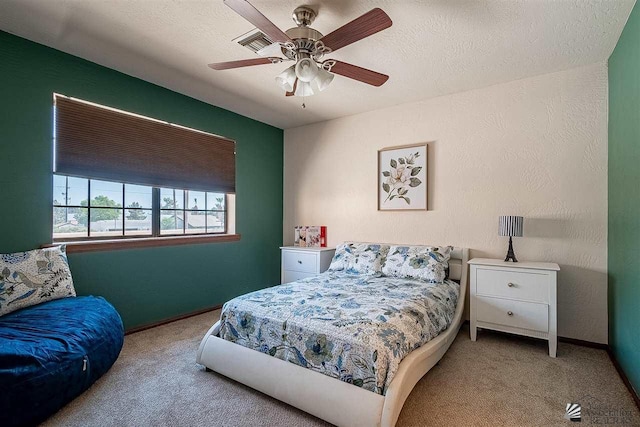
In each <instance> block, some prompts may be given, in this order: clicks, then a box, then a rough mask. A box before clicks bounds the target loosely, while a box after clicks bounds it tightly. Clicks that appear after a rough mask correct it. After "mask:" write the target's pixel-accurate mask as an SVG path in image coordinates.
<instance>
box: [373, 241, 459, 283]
mask: <svg viewBox="0 0 640 427" xmlns="http://www.w3.org/2000/svg"><path fill="white" fill-rule="evenodd" d="M451 249H452V248H451V246H444V247H442V246H391V248H389V253H388V255H387V259H386V261H385V263H384V264H383V265H382V274H384V275H385V276H393V277H403V278H404V277H406V278H410V279H420V280H425V281H427V282H431V283H442V282H443V281H444V279H445V278H446V277H447V269H448V268H449V258H450V257H451Z"/></svg>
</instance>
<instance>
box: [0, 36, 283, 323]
mask: <svg viewBox="0 0 640 427" xmlns="http://www.w3.org/2000/svg"><path fill="white" fill-rule="evenodd" d="M0 58H1V61H0V101H1V102H0V253H8V252H15V251H23V250H29V249H33V248H37V247H39V246H40V245H42V244H43V243H48V242H51V230H52V224H51V222H52V219H51V218H52V207H51V205H52V179H53V178H52V172H51V171H52V162H53V155H52V134H53V123H52V108H53V107H52V101H53V93H54V92H58V93H61V94H64V95H68V96H73V97H77V98H81V99H85V100H88V101H92V102H96V103H99V104H103V105H107V106H110V107H114V108H119V109H122V110H126V111H130V112H135V113H139V114H143V115H146V116H150V117H153V118H157V119H161V120H166V121H169V122H173V123H177V124H181V125H184V126H189V127H192V128H196V129H200V130H203V131H207V132H212V133H215V134H218V135H223V136H226V137H229V138H232V139H234V140H236V142H237V156H236V176H237V178H236V230H237V232H238V233H240V234H241V235H242V238H241V240H240V241H239V242H231V243H210V244H197V245H189V246H166V247H158V248H146V249H137V250H119V251H110V252H93V253H82V254H71V255H70V256H69V264H70V265H71V271H72V274H73V278H74V282H75V286H76V291H77V292H78V294H79V295H89V294H92V295H101V296H104V297H105V298H106V299H107V300H109V301H110V302H111V303H112V304H113V305H114V306H115V307H116V309H117V310H118V311H119V312H120V315H121V316H122V319H123V320H124V324H125V327H126V328H132V327H135V326H139V325H143V324H147V323H151V322H155V321H159V320H162V319H166V318H169V317H173V316H177V315H180V314H184V313H189V312H192V311H195V310H199V309H202V308H206V307H210V306H213V305H216V304H221V303H224V302H225V301H227V300H228V299H230V298H232V297H234V296H237V295H240V294H243V293H246V292H249V291H252V290H256V289H260V288H264V287H267V286H272V285H275V284H277V283H279V277H280V254H279V249H278V247H279V246H280V245H281V244H282V200H283V198H282V171H283V168H282V166H283V165H282V162H283V131H282V130H281V129H278V128H275V127H273V126H269V125H266V124H264V123H260V122H258V121H255V120H252V119H249V118H247V117H243V116H241V115H238V114H235V113H232V112H230V111H227V110H224V109H221V108H218V107H214V106H211V105H209V104H206V103H204V102H200V101H197V100H195V99H193V98H189V97H187V96H184V95H180V94H178V93H176V92H172V91H170V90H168V89H165V88H162V87H159V86H156V85H154V84H151V83H148V82H145V81H143V80H140V79H137V78H134V77H131V76H128V75H125V74H123V73H120V72H117V71H114V70H111V69H109V68H105V67H102V66H99V65H97V64H95V63H92V62H89V61H86V60H83V59H80V58H78V57H74V56H72V55H68V54H65V53H63V52H60V51H57V50H54V49H51V48H48V47H45V46H42V45H39V44H36V43H33V42H30V41H28V40H25V39H22V38H20V37H16V36H14V35H11V34H8V33H6V32H0ZM203 66H205V64H203Z"/></svg>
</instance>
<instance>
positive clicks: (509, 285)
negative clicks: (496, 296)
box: [507, 282, 515, 288]
mask: <svg viewBox="0 0 640 427" xmlns="http://www.w3.org/2000/svg"><path fill="white" fill-rule="evenodd" d="M507 286H508V287H510V288H513V287H514V286H515V285H514V284H513V283H511V282H509V283H507Z"/></svg>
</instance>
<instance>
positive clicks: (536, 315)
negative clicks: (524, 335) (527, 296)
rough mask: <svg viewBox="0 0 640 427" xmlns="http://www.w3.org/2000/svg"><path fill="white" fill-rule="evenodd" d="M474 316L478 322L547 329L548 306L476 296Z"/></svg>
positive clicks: (530, 328) (535, 329)
mask: <svg viewBox="0 0 640 427" xmlns="http://www.w3.org/2000/svg"><path fill="white" fill-rule="evenodd" d="M476 318H477V320H478V321H479V322H487V323H494V324H497V325H504V326H511V327H515V328H524V329H529V330H532V331H540V332H548V331H549V306H548V305H546V304H538V303H535V302H524V301H514V300H508V299H502V298H491V297H481V296H478V297H476Z"/></svg>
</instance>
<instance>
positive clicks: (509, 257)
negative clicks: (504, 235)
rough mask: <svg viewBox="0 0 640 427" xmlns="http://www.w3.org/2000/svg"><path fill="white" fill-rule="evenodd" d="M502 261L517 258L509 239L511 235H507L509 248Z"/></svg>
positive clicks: (515, 260) (514, 260)
mask: <svg viewBox="0 0 640 427" xmlns="http://www.w3.org/2000/svg"><path fill="white" fill-rule="evenodd" d="M504 261H505V262H509V261H513V262H518V260H517V259H516V253H515V252H513V241H512V240H511V236H509V250H508V251H507V257H506V258H505V259H504Z"/></svg>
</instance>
